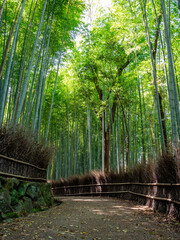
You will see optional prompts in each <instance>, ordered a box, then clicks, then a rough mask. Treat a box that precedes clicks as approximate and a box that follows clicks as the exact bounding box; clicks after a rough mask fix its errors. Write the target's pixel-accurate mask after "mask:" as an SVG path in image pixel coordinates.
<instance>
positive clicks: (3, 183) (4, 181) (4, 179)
mask: <svg viewBox="0 0 180 240" xmlns="http://www.w3.org/2000/svg"><path fill="white" fill-rule="evenodd" d="M0 183H1V185H2V186H4V185H5V184H6V183H7V179H6V178H3V177H0Z"/></svg>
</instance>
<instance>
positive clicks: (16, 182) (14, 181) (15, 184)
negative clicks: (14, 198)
mask: <svg viewBox="0 0 180 240" xmlns="http://www.w3.org/2000/svg"><path fill="white" fill-rule="evenodd" d="M12 180H13V183H14V188H17V187H18V186H19V183H20V181H19V180H18V179H17V178H12Z"/></svg>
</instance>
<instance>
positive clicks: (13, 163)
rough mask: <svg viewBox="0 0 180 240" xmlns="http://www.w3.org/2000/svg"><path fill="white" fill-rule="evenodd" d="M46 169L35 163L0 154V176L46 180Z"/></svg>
mask: <svg viewBox="0 0 180 240" xmlns="http://www.w3.org/2000/svg"><path fill="white" fill-rule="evenodd" d="M46 171H47V170H46V169H44V168H40V167H38V166H36V165H34V164H31V163H28V162H24V161H20V160H17V159H14V158H10V157H7V156H4V155H0V176H5V177H11V178H12V177H14V178H18V179H23V180H28V181H40V182H45V181H46V174H47V173H46Z"/></svg>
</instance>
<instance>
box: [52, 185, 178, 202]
mask: <svg viewBox="0 0 180 240" xmlns="http://www.w3.org/2000/svg"><path fill="white" fill-rule="evenodd" d="M52 191H53V193H54V195H55V196H116V197H118V196H122V195H123V194H128V195H133V196H137V197H138V198H146V199H151V200H157V201H165V202H169V203H174V204H177V205H180V183H177V184H173V183H172V184H171V183H131V182H127V183H102V184H89V185H74V186H68V185H64V186H59V187H53V188H52ZM174 193H176V194H174Z"/></svg>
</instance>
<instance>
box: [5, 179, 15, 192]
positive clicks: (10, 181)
mask: <svg viewBox="0 0 180 240" xmlns="http://www.w3.org/2000/svg"><path fill="white" fill-rule="evenodd" d="M4 188H6V189H7V190H8V191H9V192H11V191H12V190H13V188H14V182H13V179H12V178H8V179H7V182H6V184H5V186H4Z"/></svg>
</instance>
